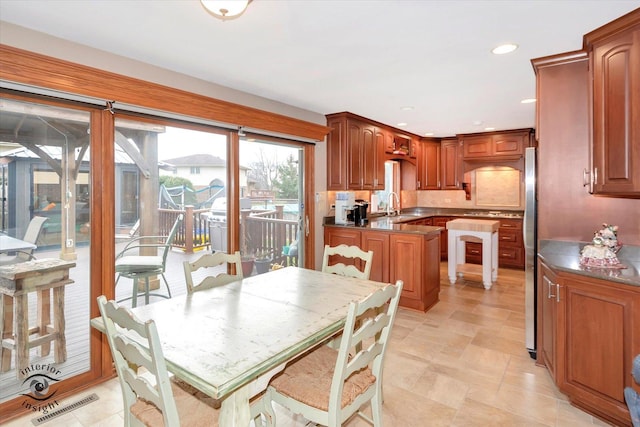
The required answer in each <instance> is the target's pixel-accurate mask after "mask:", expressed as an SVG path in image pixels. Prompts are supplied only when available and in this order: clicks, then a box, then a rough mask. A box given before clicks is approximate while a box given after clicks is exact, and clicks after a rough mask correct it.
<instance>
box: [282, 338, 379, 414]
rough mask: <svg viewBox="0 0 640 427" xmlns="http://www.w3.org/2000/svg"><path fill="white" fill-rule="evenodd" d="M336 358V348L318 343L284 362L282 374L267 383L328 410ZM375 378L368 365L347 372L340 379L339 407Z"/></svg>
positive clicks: (309, 403) (310, 404) (315, 406)
mask: <svg viewBox="0 0 640 427" xmlns="http://www.w3.org/2000/svg"><path fill="white" fill-rule="evenodd" d="M337 361H338V351H337V350H334V349H333V348H330V347H327V346H322V347H319V348H318V349H317V350H315V351H312V352H311V353H309V354H308V355H306V356H305V357H303V358H301V359H300V360H298V361H296V362H294V363H292V364H291V365H289V366H287V368H286V370H285V371H284V372H283V374H282V375H280V376H278V377H276V378H274V379H273V381H271V386H272V387H274V388H276V389H277V390H279V391H280V393H282V394H284V395H287V396H289V397H290V398H292V399H295V400H298V401H300V402H302V403H304V404H306V405H309V406H312V407H314V408H317V409H320V410H321V411H328V410H329V398H330V396H331V384H332V382H333V381H332V380H333V374H334V371H335V368H336V363H337ZM375 382H376V377H375V376H374V375H373V373H372V372H371V369H369V368H365V369H363V370H362V371H358V372H356V373H354V374H353V375H351V376H350V377H349V378H348V379H347V381H346V382H345V383H344V386H343V387H344V388H343V390H342V399H341V406H340V407H341V408H344V407H345V406H347V405H350V404H351V403H353V401H354V400H355V398H356V397H357V396H358V395H360V394H362V393H364V392H365V391H366V390H367V389H368V388H369V387H371V386H372V385H373V384H375Z"/></svg>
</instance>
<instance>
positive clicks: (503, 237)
mask: <svg viewBox="0 0 640 427" xmlns="http://www.w3.org/2000/svg"><path fill="white" fill-rule="evenodd" d="M498 242H499V244H500V247H503V246H521V245H522V230H515V229H500V230H499V231H498Z"/></svg>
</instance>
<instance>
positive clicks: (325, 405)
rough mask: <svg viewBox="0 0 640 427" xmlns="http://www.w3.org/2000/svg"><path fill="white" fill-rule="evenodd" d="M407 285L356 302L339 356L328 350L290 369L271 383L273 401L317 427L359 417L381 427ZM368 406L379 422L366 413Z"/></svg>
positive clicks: (269, 391)
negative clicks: (386, 368) (385, 375)
mask: <svg viewBox="0 0 640 427" xmlns="http://www.w3.org/2000/svg"><path fill="white" fill-rule="evenodd" d="M402 285H403V282H402V280H398V281H397V282H396V284H395V285H388V286H386V287H384V288H382V289H379V290H378V291H376V292H374V293H372V294H371V295H369V296H368V297H367V298H365V299H364V300H362V301H354V302H351V303H350V304H349V310H348V314H347V318H346V322H345V326H344V330H343V333H342V338H341V340H340V346H339V348H338V350H337V351H336V350H335V349H333V348H331V347H330V346H327V345H323V346H320V347H318V348H317V349H315V350H313V351H311V352H310V353H308V354H305V355H303V356H302V357H301V358H300V359H298V360H296V361H294V362H293V363H292V364H290V365H287V367H286V368H285V369H284V371H283V372H282V374H280V375H278V376H276V377H274V378H273V380H272V381H271V383H270V385H269V387H268V389H267V398H268V400H269V401H271V402H276V403H278V404H280V405H282V406H284V407H285V408H287V409H289V410H291V411H292V412H293V413H296V414H301V415H302V416H303V417H304V418H305V419H307V420H309V421H311V422H312V423H315V424H320V425H324V426H341V425H343V423H344V422H345V421H346V420H347V419H349V418H351V417H352V416H353V415H354V414H358V415H360V416H361V417H363V418H365V419H366V420H367V421H369V422H370V423H371V424H373V425H374V427H381V426H382V368H383V365H384V357H385V354H386V349H387V342H388V340H389V335H390V333H391V328H392V325H393V323H394V320H395V316H396V312H397V310H398V302H399V301H400V294H401V292H402ZM327 378H331V383H330V387H329V385H328V384H327ZM367 402H371V412H372V415H373V419H370V418H369V417H368V416H367V415H365V414H364V413H362V412H361V411H360V408H361V407H363V405H365V403H367Z"/></svg>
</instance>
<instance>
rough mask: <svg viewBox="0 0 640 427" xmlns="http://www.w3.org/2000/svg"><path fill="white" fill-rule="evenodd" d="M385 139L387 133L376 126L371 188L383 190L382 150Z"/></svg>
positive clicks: (383, 149)
mask: <svg viewBox="0 0 640 427" xmlns="http://www.w3.org/2000/svg"><path fill="white" fill-rule="evenodd" d="M386 141H387V133H386V132H385V131H383V130H382V129H377V128H376V144H375V150H376V160H375V166H374V179H373V181H374V182H373V189H374V190H384V151H385V144H386Z"/></svg>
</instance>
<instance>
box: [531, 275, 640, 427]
mask: <svg viewBox="0 0 640 427" xmlns="http://www.w3.org/2000/svg"><path fill="white" fill-rule="evenodd" d="M539 272H540V274H539V275H538V276H539V277H538V343H540V349H539V354H540V356H539V357H538V364H543V365H545V366H547V368H548V369H549V371H550V373H551V375H552V377H553V378H554V380H555V383H556V385H557V386H558V388H559V389H560V391H561V392H563V393H565V394H566V395H567V396H568V397H569V400H570V401H571V403H572V404H573V405H575V406H577V407H579V408H582V409H584V410H586V411H587V412H590V413H592V414H594V415H596V416H598V417H600V418H603V419H604V420H606V421H608V422H611V423H613V424H615V425H623V426H631V418H630V416H629V411H628V409H627V406H626V404H625V401H624V395H623V390H624V388H625V387H628V386H633V383H634V381H633V378H632V376H631V368H632V361H633V358H634V357H635V355H637V354H640V288H639V287H637V286H631V285H624V284H619V283H616V282H610V281H606V280H601V279H594V278H590V277H585V276H582V275H577V274H571V273H566V272H557V271H555V270H553V269H552V268H549V267H548V266H546V265H545V264H544V263H542V262H540V263H539ZM635 387H637V385H636V386H635Z"/></svg>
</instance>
